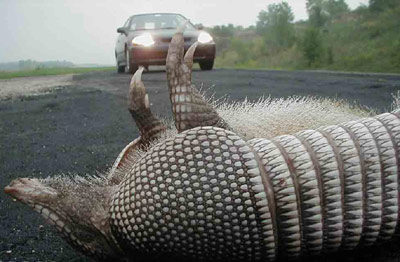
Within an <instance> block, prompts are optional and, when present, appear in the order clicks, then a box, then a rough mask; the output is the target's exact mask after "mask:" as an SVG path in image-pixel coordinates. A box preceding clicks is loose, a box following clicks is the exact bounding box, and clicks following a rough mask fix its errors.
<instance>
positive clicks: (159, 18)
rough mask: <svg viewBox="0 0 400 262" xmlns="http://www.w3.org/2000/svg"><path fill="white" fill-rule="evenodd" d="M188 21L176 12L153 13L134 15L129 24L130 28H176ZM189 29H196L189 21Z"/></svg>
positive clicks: (187, 26)
mask: <svg viewBox="0 0 400 262" xmlns="http://www.w3.org/2000/svg"><path fill="white" fill-rule="evenodd" d="M184 21H186V18H184V17H183V16H181V15H175V14H151V15H138V16H134V17H133V18H132V20H131V24H130V26H129V29H130V30H133V31H136V30H153V29H174V28H177V27H178V26H179V25H180V24H182V23H183V22H184ZM186 29H187V30H194V29H195V28H194V26H193V25H192V24H191V23H190V22H189V23H187V25H186Z"/></svg>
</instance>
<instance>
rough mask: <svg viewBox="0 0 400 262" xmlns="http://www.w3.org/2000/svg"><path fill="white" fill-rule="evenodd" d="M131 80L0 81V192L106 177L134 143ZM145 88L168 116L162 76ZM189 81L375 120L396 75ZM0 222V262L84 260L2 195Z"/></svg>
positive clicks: (219, 73)
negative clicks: (31, 181)
mask: <svg viewBox="0 0 400 262" xmlns="http://www.w3.org/2000/svg"><path fill="white" fill-rule="evenodd" d="M130 77H131V76H129V75H125V74H117V73H114V72H96V73H88V74H81V75H64V76H51V77H29V78H19V79H12V80H0V140H1V144H0V188H3V187H4V186H5V185H7V184H8V183H9V182H10V181H11V180H12V179H14V178H17V177H47V176H53V175H57V174H61V173H65V174H73V173H77V174H83V175H84V174H94V173H95V172H106V171H107V169H108V168H109V167H110V165H111V164H112V163H113V161H114V159H115V158H116V156H117V155H118V153H119V151H120V150H121V149H122V148H123V147H124V146H125V145H126V144H127V143H129V142H130V141H131V140H133V139H134V138H136V137H137V136H138V131H137V129H136V127H135V126H134V123H133V121H132V119H131V116H130V114H129V112H128V110H127V102H126V96H127V92H128V88H129V82H130ZM143 81H144V83H145V85H146V88H147V92H148V94H149V97H150V102H151V106H152V110H153V111H154V112H155V113H157V114H159V115H161V116H163V117H171V113H170V104H169V100H168V93H167V83H166V76H165V72H164V71H163V70H155V71H150V72H146V73H144V74H143ZM193 81H194V83H195V84H196V85H197V86H202V87H203V89H204V90H206V91H207V94H209V95H211V94H214V97H215V98H216V99H219V98H223V97H228V98H229V99H230V100H243V99H245V97H247V98H248V99H250V100H257V99H258V98H259V97H261V96H272V97H288V96H304V95H314V96H321V97H330V98H339V99H345V100H348V101H351V102H354V103H356V104H359V105H363V106H367V107H371V108H374V109H375V110H376V111H377V112H383V111H387V110H389V109H390V106H391V102H392V94H395V93H396V92H397V91H398V90H400V76H396V75H359V74H335V73H326V72H297V71H295V72H288V71H250V70H213V71H210V72H203V71H199V70H195V72H194V74H193ZM0 221H1V223H0V262H5V261H74V262H83V261H89V260H88V259H87V258H84V257H83V256H80V255H77V253H75V252H74V251H73V250H72V249H71V248H70V247H69V246H68V245H67V244H66V243H65V242H64V241H63V240H61V239H60V238H59V237H58V235H57V234H56V233H55V232H54V231H53V229H52V228H51V227H50V226H48V225H46V224H45V223H44V221H43V220H42V219H41V217H40V216H39V215H37V214H36V213H34V212H32V211H31V210H30V208H28V207H26V206H24V205H22V204H19V203H14V202H13V201H12V200H11V199H10V198H9V197H8V196H6V195H5V194H4V193H3V192H1V193H0ZM399 244H400V241H399V240H397V239H396V240H394V241H392V242H390V243H389V244H385V245H384V246H381V247H374V248H371V249H368V250H361V251H359V252H356V253H351V254H348V253H344V254H341V255H338V256H333V257H331V256H330V257H329V258H328V257H325V258H324V260H326V261H337V260H338V259H340V260H343V261H358V260H361V259H362V260H364V261H399V259H400V251H398V246H399ZM314 260H315V261H317V260H320V258H317V259H313V260H311V261H314ZM304 261H306V260H304ZM307 261H309V260H307Z"/></svg>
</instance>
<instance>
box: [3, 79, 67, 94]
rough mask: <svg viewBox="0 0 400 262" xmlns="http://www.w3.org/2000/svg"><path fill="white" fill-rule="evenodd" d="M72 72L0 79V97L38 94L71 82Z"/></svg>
mask: <svg viewBox="0 0 400 262" xmlns="http://www.w3.org/2000/svg"><path fill="white" fill-rule="evenodd" d="M72 76H73V75H72V74H68V75H58V76H39V77H37V76H35V77H18V78H13V79H0V99H15V98H18V97H22V96H33V95H39V94H43V93H46V92H50V91H53V90H54V89H56V88H58V87H61V86H63V87H65V86H69V85H71V84H72Z"/></svg>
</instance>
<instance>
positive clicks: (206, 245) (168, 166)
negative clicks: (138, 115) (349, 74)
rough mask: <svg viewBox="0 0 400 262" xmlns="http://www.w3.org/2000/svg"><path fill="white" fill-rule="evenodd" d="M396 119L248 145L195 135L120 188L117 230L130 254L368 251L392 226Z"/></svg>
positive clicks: (149, 158) (263, 256)
mask: <svg viewBox="0 0 400 262" xmlns="http://www.w3.org/2000/svg"><path fill="white" fill-rule="evenodd" d="M399 144H400V120H399V116H398V115H397V114H383V115H380V116H377V117H375V118H366V119H362V120H360V121H355V122H349V123H345V124H343V125H338V126H328V127H324V128H321V129H319V130H308V131H303V132H300V133H297V134H295V135H290V136H289V135H286V136H280V137H276V138H274V139H271V140H268V139H253V140H250V141H247V142H245V141H244V140H242V139H241V138H240V137H238V136H237V135H235V134H234V133H233V132H231V131H227V130H224V129H220V128H217V127H199V128H194V129H191V130H188V131H185V132H182V133H181V134H179V135H177V136H176V137H175V138H172V139H169V140H167V141H165V142H164V143H161V144H159V145H157V146H155V147H154V148H152V149H151V150H150V151H149V152H148V154H147V155H146V156H145V157H143V158H142V159H141V160H140V161H139V162H138V163H137V164H135V166H134V167H133V168H132V170H131V173H130V175H128V176H127V177H126V180H125V181H123V182H122V183H121V185H120V190H119V191H118V192H117V193H116V194H115V197H114V201H113V204H112V209H111V220H110V222H111V227H112V232H113V234H114V236H115V237H116V239H117V240H118V242H119V244H120V245H121V247H122V248H123V249H124V250H125V251H126V252H127V253H130V255H131V256H132V257H137V256H138V254H141V255H146V254H147V255H149V256H151V257H154V256H156V255H157V254H158V255H166V254H179V255H182V256H185V257H192V258H193V257H194V258H197V259H199V260H202V259H204V260H214V261H220V260H228V259H229V260H234V261H268V260H274V259H276V258H288V257H289V258H293V257H299V256H301V255H303V254H304V255H310V254H320V253H327V252H331V251H335V250H348V249H354V248H356V247H358V246H368V245H371V244H373V243H376V242H378V241H383V240H386V239H388V238H390V237H391V236H393V234H394V231H395V228H396V225H397V221H398V210H399V208H398V185H399V184H398V177H399V170H398V164H399V157H398V148H399Z"/></svg>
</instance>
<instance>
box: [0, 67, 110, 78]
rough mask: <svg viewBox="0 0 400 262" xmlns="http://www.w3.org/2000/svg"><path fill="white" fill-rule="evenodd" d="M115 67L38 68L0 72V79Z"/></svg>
mask: <svg viewBox="0 0 400 262" xmlns="http://www.w3.org/2000/svg"><path fill="white" fill-rule="evenodd" d="M112 70H115V67H111V66H110V67H83V68H79V67H77V68H75V67H72V68H70V67H68V68H40V69H35V70H26V71H12V72H6V71H0V79H10V78H16V77H24V76H46V75H65V74H79V73H87V72H92V71H112Z"/></svg>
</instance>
